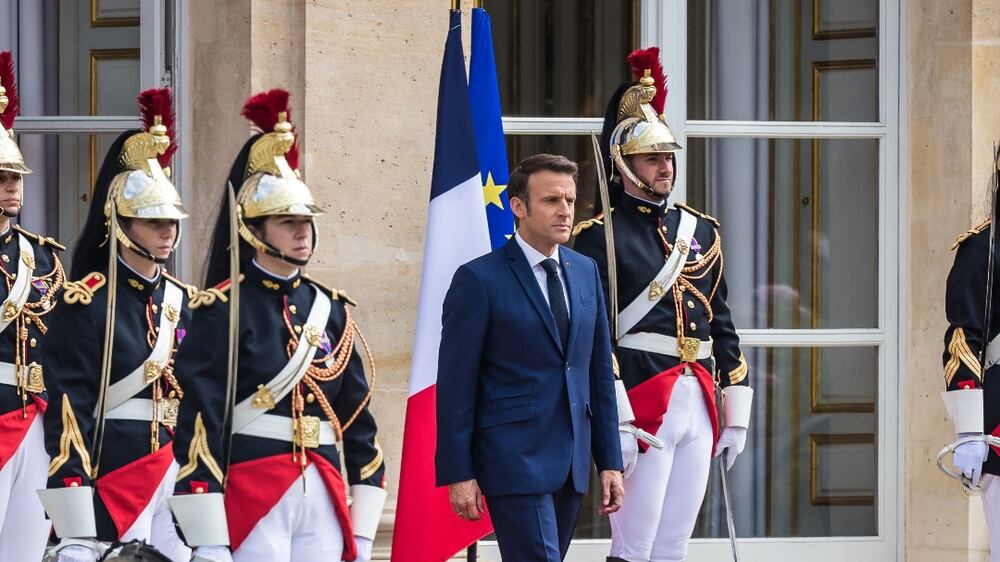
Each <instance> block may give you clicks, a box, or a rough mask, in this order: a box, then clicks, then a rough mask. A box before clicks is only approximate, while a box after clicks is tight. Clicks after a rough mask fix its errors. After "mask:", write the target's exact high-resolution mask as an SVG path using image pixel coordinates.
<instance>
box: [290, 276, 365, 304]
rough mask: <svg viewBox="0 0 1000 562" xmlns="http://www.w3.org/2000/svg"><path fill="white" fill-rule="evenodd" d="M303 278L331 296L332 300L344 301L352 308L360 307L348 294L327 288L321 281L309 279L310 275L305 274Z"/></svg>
mask: <svg viewBox="0 0 1000 562" xmlns="http://www.w3.org/2000/svg"><path fill="white" fill-rule="evenodd" d="M302 277H303V278H304V279H305V280H306V281H309V282H310V283H312V284H313V285H315V286H316V287H317V288H318V289H320V290H322V291H323V292H324V293H326V294H328V295H330V298H331V299H333V300H335V301H344V302H346V303H347V304H349V305H351V306H358V303H357V302H355V300H354V299H352V298H351V297H349V296H347V293H346V292H344V291H341V290H338V289H334V288H333V287H327V286H326V285H324V284H322V283H320V282H319V281H317V280H315V279H313V278H312V277H309V276H308V275H305V274H303V275H302Z"/></svg>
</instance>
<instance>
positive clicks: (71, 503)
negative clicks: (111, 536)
mask: <svg viewBox="0 0 1000 562" xmlns="http://www.w3.org/2000/svg"><path fill="white" fill-rule="evenodd" d="M38 499H40V500H41V501H42V507H44V508H45V513H46V514H47V515H48V516H49V519H50V520H51V521H52V527H53V529H55V532H56V536H57V537H59V538H61V539H79V538H91V537H96V536H97V523H96V521H95V519H94V488H93V487H91V486H67V487H65V488H47V489H45V490H38Z"/></svg>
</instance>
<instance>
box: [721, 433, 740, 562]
mask: <svg viewBox="0 0 1000 562" xmlns="http://www.w3.org/2000/svg"><path fill="white" fill-rule="evenodd" d="M728 456H729V451H725V450H724V451H722V455H721V456H720V457H719V476H720V477H721V478H722V502H723V503H724V504H726V527H728V528H729V545H730V546H731V547H733V560H734V562H740V549H739V545H737V544H736V523H735V522H734V521H733V500H732V499H731V498H730V497H729V475H728V474H727V473H726V458H727V457H728Z"/></svg>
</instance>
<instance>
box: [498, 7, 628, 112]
mask: <svg viewBox="0 0 1000 562" xmlns="http://www.w3.org/2000/svg"><path fill="white" fill-rule="evenodd" d="M483 7H484V8H486V10H487V11H488V12H489V14H490V17H491V19H492V20H493V41H494V48H495V50H496V62H497V80H498V81H499V84H500V104H501V109H502V111H503V114H504V115H505V116H532V117H601V116H603V115H604V106H605V104H606V103H607V100H608V98H609V97H610V96H611V93H612V92H614V90H615V88H617V87H618V86H619V85H620V84H621V83H622V82H624V81H625V80H628V79H629V78H630V76H629V71H628V68H627V65H626V63H625V57H626V56H627V55H628V53H629V52H630V51H632V50H633V49H635V48H637V46H638V44H637V42H638V36H639V32H638V27H639V2H638V0H626V1H624V2H623V1H621V0H582V1H578V0H503V1H497V0H486V1H484V2H483Z"/></svg>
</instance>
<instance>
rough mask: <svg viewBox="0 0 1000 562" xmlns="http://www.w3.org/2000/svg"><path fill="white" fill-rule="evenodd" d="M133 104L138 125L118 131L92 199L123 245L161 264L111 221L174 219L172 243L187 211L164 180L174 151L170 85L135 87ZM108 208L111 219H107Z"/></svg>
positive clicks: (166, 177) (167, 179)
mask: <svg viewBox="0 0 1000 562" xmlns="http://www.w3.org/2000/svg"><path fill="white" fill-rule="evenodd" d="M139 109H140V112H141V120H142V129H141V130H139V131H129V132H127V133H124V134H123V135H122V136H121V137H119V139H118V140H117V141H116V142H115V144H114V145H112V147H111V149H110V150H109V151H108V154H107V155H106V156H105V158H104V164H103V166H102V167H101V173H100V174H99V176H98V178H97V184H96V185H95V186H94V199H95V201H94V204H95V205H96V204H100V205H102V207H103V215H104V219H105V221H104V223H105V224H106V225H107V228H108V229H109V230H110V231H113V233H114V237H115V238H116V239H117V240H118V241H119V242H120V243H121V244H122V245H123V246H125V247H126V248H129V249H130V250H132V251H134V252H136V253H137V254H139V255H141V256H143V257H145V258H147V259H149V260H151V261H154V262H156V263H165V262H166V260H165V259H162V258H157V257H155V256H154V255H153V254H152V253H151V252H149V251H148V250H147V249H146V248H143V247H141V246H139V245H138V244H136V243H135V241H133V240H132V239H131V238H129V237H128V235H127V234H126V233H125V231H124V230H123V229H122V228H121V226H120V224H119V222H118V220H117V219H118V218H130V219H160V220H174V221H178V224H177V238H176V239H175V240H174V248H176V247H177V244H178V243H179V242H180V238H181V227H180V220H181V219H184V218H187V216H188V214H187V211H186V210H185V209H184V205H183V203H182V202H181V196H180V194H179V193H178V192H177V188H176V187H174V184H173V183H171V181H170V179H169V175H170V160H171V158H172V157H173V155H174V153H175V152H176V151H177V142H176V140H175V135H174V134H173V127H174V110H173V95H172V94H171V92H170V89H169V88H151V89H149V90H145V91H143V92H141V93H140V94H139ZM109 178H110V179H109ZM112 203H113V205H112ZM112 209H113V210H114V214H115V217H114V218H115V220H111V219H112V216H111V215H112ZM91 212H94V210H93V209H92V210H91Z"/></svg>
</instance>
